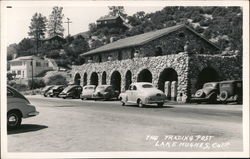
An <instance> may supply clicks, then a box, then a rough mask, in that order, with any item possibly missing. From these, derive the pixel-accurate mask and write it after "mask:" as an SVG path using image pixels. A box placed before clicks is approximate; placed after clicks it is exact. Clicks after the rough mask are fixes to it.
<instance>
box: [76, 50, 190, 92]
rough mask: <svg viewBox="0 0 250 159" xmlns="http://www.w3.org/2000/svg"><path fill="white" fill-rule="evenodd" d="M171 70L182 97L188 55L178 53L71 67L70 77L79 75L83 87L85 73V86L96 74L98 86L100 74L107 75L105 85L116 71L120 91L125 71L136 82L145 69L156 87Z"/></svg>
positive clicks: (124, 79) (186, 73)
mask: <svg viewBox="0 0 250 159" xmlns="http://www.w3.org/2000/svg"><path fill="white" fill-rule="evenodd" d="M167 68H172V69H174V70H175V71H176V73H177V75H178V87H177V90H178V92H179V93H182V94H183V95H186V94H187V87H188V79H187V77H188V55H187V54H186V53H179V54H175V55H167V56H157V57H143V58H133V59H127V60H122V61H117V60H115V61H107V62H102V63H89V64H83V65H81V66H73V69H72V75H73V78H72V80H73V79H74V77H75V74H76V73H79V74H80V76H81V85H83V76H84V73H87V84H90V77H91V74H92V73H93V72H96V73H97V74H98V80H99V82H98V83H99V84H101V83H102V74H103V72H104V71H105V72H106V74H107V84H110V79H111V75H112V73H113V72H114V71H118V72H119V73H120V75H121V90H122V91H124V90H125V81H126V78H125V76H126V73H127V71H131V73H132V82H136V81H137V78H138V74H139V73H140V72H141V71H142V70H144V69H147V70H149V71H150V72H151V74H152V83H153V84H155V85H156V86H157V85H158V81H159V76H160V74H161V72H163V71H164V69H167Z"/></svg>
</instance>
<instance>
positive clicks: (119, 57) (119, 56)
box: [118, 51, 122, 61]
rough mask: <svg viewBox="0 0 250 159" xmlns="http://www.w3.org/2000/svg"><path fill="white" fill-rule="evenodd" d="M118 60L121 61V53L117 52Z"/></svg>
mask: <svg viewBox="0 0 250 159" xmlns="http://www.w3.org/2000/svg"><path fill="white" fill-rule="evenodd" d="M118 60H119V61H120V60H122V52H121V51H118Z"/></svg>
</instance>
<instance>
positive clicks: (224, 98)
mask: <svg viewBox="0 0 250 159" xmlns="http://www.w3.org/2000/svg"><path fill="white" fill-rule="evenodd" d="M227 98H228V93H227V92H226V91H222V92H220V101H222V102H226V101H227Z"/></svg>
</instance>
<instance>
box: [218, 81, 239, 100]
mask: <svg viewBox="0 0 250 159" xmlns="http://www.w3.org/2000/svg"><path fill="white" fill-rule="evenodd" d="M242 91H243V88H242V81H241V80H232V81H222V82H220V95H219V99H220V101H222V102H232V101H233V102H237V103H242Z"/></svg>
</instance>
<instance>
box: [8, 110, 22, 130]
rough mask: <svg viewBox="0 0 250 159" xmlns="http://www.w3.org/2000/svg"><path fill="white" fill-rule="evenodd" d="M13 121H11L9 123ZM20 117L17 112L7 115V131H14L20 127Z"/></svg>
mask: <svg viewBox="0 0 250 159" xmlns="http://www.w3.org/2000/svg"><path fill="white" fill-rule="evenodd" d="M11 120H13V121H11ZM21 123H22V115H21V113H20V112H18V111H10V112H8V113H7V127H8V129H16V128H19V127H20V126H21Z"/></svg>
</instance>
